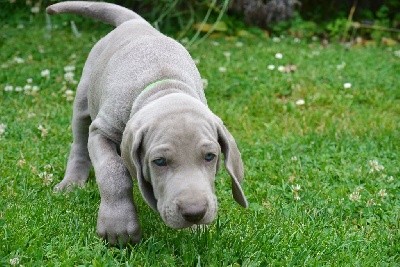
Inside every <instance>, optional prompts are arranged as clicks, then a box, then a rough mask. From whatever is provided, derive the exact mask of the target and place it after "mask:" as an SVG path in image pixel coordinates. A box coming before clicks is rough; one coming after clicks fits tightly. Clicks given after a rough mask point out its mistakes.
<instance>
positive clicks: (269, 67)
mask: <svg viewBox="0 0 400 267" xmlns="http://www.w3.org/2000/svg"><path fill="white" fill-rule="evenodd" d="M267 68H268V69H269V70H274V69H275V65H272V64H270V65H268V66H267Z"/></svg>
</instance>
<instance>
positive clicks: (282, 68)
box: [278, 66, 286, 72]
mask: <svg viewBox="0 0 400 267" xmlns="http://www.w3.org/2000/svg"><path fill="white" fill-rule="evenodd" d="M285 70H286V68H285V66H278V71H280V72H285Z"/></svg>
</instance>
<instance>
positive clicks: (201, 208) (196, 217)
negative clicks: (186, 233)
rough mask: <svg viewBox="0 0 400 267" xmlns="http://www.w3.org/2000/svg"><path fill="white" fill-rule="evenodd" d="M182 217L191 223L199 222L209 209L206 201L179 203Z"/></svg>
mask: <svg viewBox="0 0 400 267" xmlns="http://www.w3.org/2000/svg"><path fill="white" fill-rule="evenodd" d="M178 208H179V211H180V213H181V214H182V217H183V218H184V219H185V220H186V221H188V222H191V223H197V222H199V221H200V220H201V219H203V217H204V215H205V214H206V211H207V205H206V204H205V203H204V204H203V203H200V204H198V203H196V204H186V205H185V204H181V205H178Z"/></svg>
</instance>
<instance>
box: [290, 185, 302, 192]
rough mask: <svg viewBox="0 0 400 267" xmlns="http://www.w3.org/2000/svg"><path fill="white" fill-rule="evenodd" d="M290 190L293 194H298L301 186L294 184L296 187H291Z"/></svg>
mask: <svg viewBox="0 0 400 267" xmlns="http://www.w3.org/2000/svg"><path fill="white" fill-rule="evenodd" d="M292 190H293V191H295V192H298V191H300V190H301V186H300V185H299V184H296V185H294V186H292Z"/></svg>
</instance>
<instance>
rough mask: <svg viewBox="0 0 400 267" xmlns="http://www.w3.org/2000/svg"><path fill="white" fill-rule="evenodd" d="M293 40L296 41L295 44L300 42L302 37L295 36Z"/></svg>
mask: <svg viewBox="0 0 400 267" xmlns="http://www.w3.org/2000/svg"><path fill="white" fill-rule="evenodd" d="M293 42H294V43H295V44H298V43H300V42H301V40H300V38H297V37H295V38H294V39H293Z"/></svg>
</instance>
